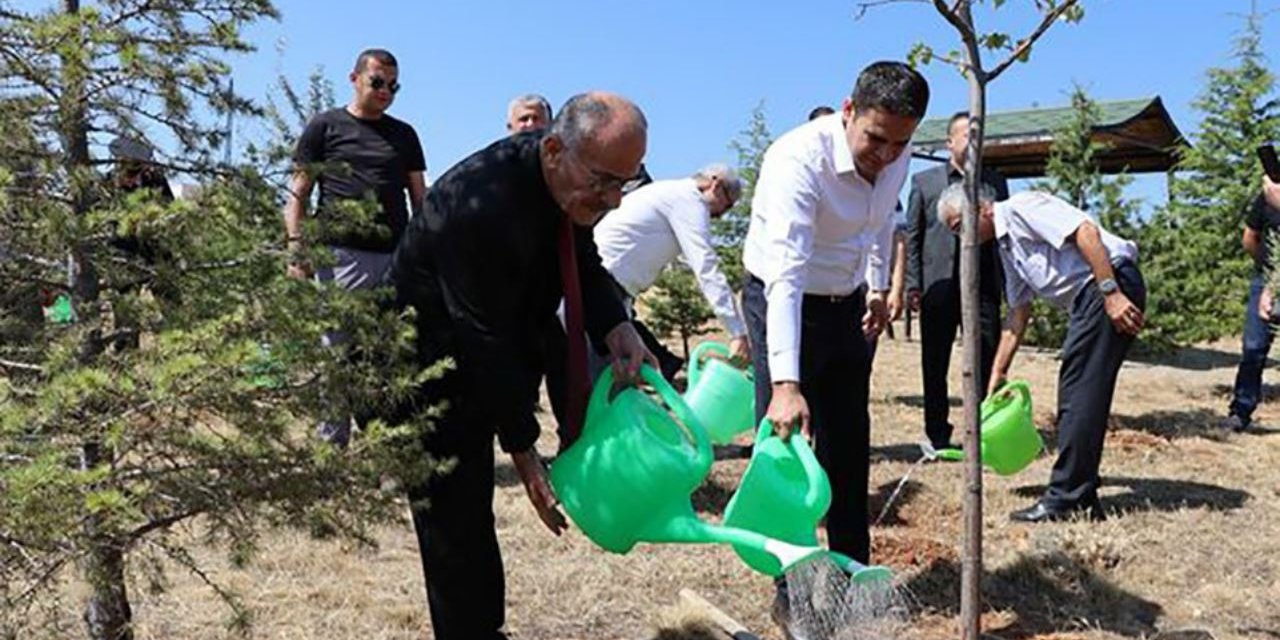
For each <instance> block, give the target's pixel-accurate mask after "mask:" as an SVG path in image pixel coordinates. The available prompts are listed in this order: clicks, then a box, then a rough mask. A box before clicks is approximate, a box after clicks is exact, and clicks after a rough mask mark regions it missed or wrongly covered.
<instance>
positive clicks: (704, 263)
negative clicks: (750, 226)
mask: <svg viewBox="0 0 1280 640" xmlns="http://www.w3.org/2000/svg"><path fill="white" fill-rule="evenodd" d="M741 195H742V181H741V180H740V179H739V178H738V174H737V173H735V172H734V171H733V169H730V168H729V167H728V166H726V165H723V164H711V165H707V166H706V167H703V168H702V169H701V170H699V171H698V172H697V173H695V174H693V176H691V177H689V178H684V179H681V180H660V181H657V182H653V183H651V184H648V185H646V186H644V187H641V188H639V189H637V190H635V191H632V192H631V193H629V194H627V196H626V197H624V198H623V199H622V205H621V206H620V207H618V208H617V209H616V210H614V211H610V212H609V213H608V214H607V215H605V216H604V218H602V219H601V220H600V222H599V224H597V225H596V228H595V239H596V246H597V247H598V248H599V250H600V259H601V260H602V262H603V263H604V268H605V269H607V270H608V271H609V273H610V275H612V276H613V279H614V280H615V281H616V282H617V284H618V286H619V287H620V288H621V290H622V292H623V293H624V297H625V299H626V300H627V302H628V313H629V314H630V315H631V317H632V318H633V320H632V322H633V323H634V324H635V325H636V330H637V331H639V332H640V336H641V337H642V338H644V339H645V345H646V346H648V347H649V351H651V352H653V354H654V355H656V356H657V357H658V362H659V364H660V365H661V369H662V374H663V376H664V377H666V378H667V379H668V380H670V379H672V378H673V377H675V374H676V372H678V371H679V370H680V368H681V367H682V366H683V365H684V361H683V360H682V359H681V358H680V357H679V356H676V355H675V354H674V353H671V352H670V351H669V350H668V349H667V348H666V347H665V346H663V345H662V343H661V342H659V341H658V339H657V338H656V337H654V335H653V334H652V332H650V331H649V330H648V329H647V328H646V327H645V326H644V325H643V324H642V323H640V322H639V321H638V320H635V319H634V316H635V310H634V308H631V307H632V304H633V303H634V300H635V299H636V298H637V297H638V296H639V295H640V294H641V293H643V292H644V291H646V290H648V289H649V287H651V286H653V283H654V281H656V280H657V279H658V276H659V275H661V274H662V270H663V269H665V268H666V267H667V265H668V264H671V262H672V261H674V260H676V259H677V258H679V259H681V260H683V261H684V262H685V264H687V265H689V267H690V268H691V269H692V270H693V274H694V277H695V278H697V280H698V284H699V286H701V287H702V292H703V295H705V296H706V298H707V302H709V303H710V304H711V308H712V309H714V310H715V313H716V315H717V316H718V317H719V318H720V321H721V322H722V323H724V326H725V329H726V330H727V331H728V333H729V355H730V358H731V359H732V360H734V361H737V362H739V363H743V364H745V363H746V362H748V361H749V360H750V349H749V347H748V344H747V326H746V324H745V323H744V322H743V320H742V316H741V315H740V314H739V313H738V308H737V306H736V305H735V303H734V295H733V290H732V289H730V288H729V283H728V281H727V280H726V279H725V277H724V274H723V273H721V271H720V259H719V256H717V254H716V251H715V247H714V246H713V244H712V241H711V221H712V220H714V219H716V218H719V217H720V216H722V215H724V214H725V212H727V211H728V210H729V209H731V208H733V205H734V203H736V202H737V201H738V198H739V197H740V196H741Z"/></svg>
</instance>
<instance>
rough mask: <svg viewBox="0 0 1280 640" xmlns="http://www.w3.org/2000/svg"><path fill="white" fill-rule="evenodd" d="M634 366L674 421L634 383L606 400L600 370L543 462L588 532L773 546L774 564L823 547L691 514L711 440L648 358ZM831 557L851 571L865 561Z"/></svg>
mask: <svg viewBox="0 0 1280 640" xmlns="http://www.w3.org/2000/svg"><path fill="white" fill-rule="evenodd" d="M640 373H641V377H642V378H643V379H644V380H645V381H646V382H648V383H649V384H650V385H652V386H653V387H654V389H655V390H656V391H657V394H658V397H659V398H661V399H662V401H663V402H665V403H666V405H667V407H669V408H670V410H671V413H673V414H674V415H675V418H676V419H678V421H677V420H676V419H672V415H671V413H668V412H667V410H666V409H665V408H663V407H662V406H661V405H659V404H658V403H657V402H655V401H654V400H653V399H652V398H651V397H650V396H649V395H648V394H646V393H644V392H642V391H641V390H640V389H637V388H634V387H629V388H626V389H623V390H622V391H620V392H619V393H618V394H617V395H616V396H615V397H613V398H609V393H610V390H611V389H612V387H613V369H612V367H610V368H606V369H605V370H604V372H603V373H602V374H601V375H600V378H599V379H598V380H597V381H596V386H595V389H594V390H593V391H592V393H591V400H590V401H589V403H588V405H587V419H586V424H585V425H584V427H583V430H582V435H581V436H580V437H579V438H578V440H577V441H576V442H574V443H573V445H572V446H570V447H569V448H568V449H566V450H565V451H564V452H563V453H561V454H560V456H559V457H557V458H556V460H555V462H554V463H552V465H551V485H552V487H554V488H555V491H556V495H557V496H558V497H559V498H560V502H561V504H562V505H563V506H564V509H565V512H566V513H567V514H568V515H569V517H570V518H572V519H573V521H574V523H576V524H577V525H578V527H579V528H580V529H582V532H583V533H584V534H586V536H587V537H588V538H590V539H591V540H592V541H593V542H595V543H596V544H598V545H600V546H601V547H602V548H604V549H606V550H608V551H612V552H614V553H626V552H628V551H630V550H631V549H632V547H634V546H635V545H636V543H638V542H685V543H702V544H706V543H727V544H732V545H735V546H740V547H744V548H748V549H754V550H756V551H758V552H762V553H767V554H771V555H773V556H774V557H775V558H777V562H778V563H779V565H780V566H781V567H782V570H785V569H786V568H790V567H792V566H794V565H796V564H798V563H800V562H802V561H805V560H808V559H811V558H816V557H819V556H823V555H829V552H828V551H827V550H825V549H822V548H820V547H817V546H814V545H809V546H803V545H797V544H793V543H791V542H788V541H783V540H776V539H773V538H769V537H767V536H765V535H762V534H760V533H756V532H754V531H748V530H745V529H736V528H731V527H722V526H716V525H711V524H707V523H705V522H703V521H702V520H699V519H698V517H697V515H695V514H694V512H693V505H692V504H691V503H690V500H689V496H690V495H691V494H692V493H693V491H694V489H696V488H697V487H698V485H700V484H701V483H702V481H703V479H704V478H705V477H706V475H707V472H708V471H709V470H710V468H711V462H712V455H711V441H710V439H709V438H708V437H707V434H706V431H705V430H704V429H703V428H702V424H701V423H700V422H699V421H698V419H697V418H696V417H695V416H694V415H693V413H692V412H691V411H689V407H688V406H687V405H685V403H684V400H682V399H681V398H680V395H679V394H678V393H676V391H675V389H673V388H671V385H670V384H668V383H667V381H666V380H664V379H663V378H662V375H661V374H660V373H658V372H657V371H655V370H654V369H653V368H651V367H649V366H644V367H642V368H641V370H640ZM835 559H836V560H837V562H838V563H839V564H841V566H842V567H843V568H845V570H846V571H849V572H850V573H855V574H856V573H857V572H858V571H861V570H863V569H865V567H863V566H862V565H860V564H858V563H857V562H854V561H852V560H850V559H848V558H844V557H836V558H835ZM779 573H781V570H780V571H779Z"/></svg>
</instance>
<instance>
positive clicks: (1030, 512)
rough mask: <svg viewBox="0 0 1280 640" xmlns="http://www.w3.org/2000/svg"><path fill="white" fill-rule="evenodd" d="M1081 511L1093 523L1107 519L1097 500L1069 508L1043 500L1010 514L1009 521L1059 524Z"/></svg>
mask: <svg viewBox="0 0 1280 640" xmlns="http://www.w3.org/2000/svg"><path fill="white" fill-rule="evenodd" d="M1082 511H1087V512H1088V517H1089V520H1091V521H1093V522H1102V521H1103V520H1106V519H1107V515H1106V514H1105V513H1103V511H1102V503H1100V502H1098V501H1097V500H1093V501H1090V502H1083V503H1080V504H1077V505H1073V506H1069V507H1053V506H1049V505H1048V504H1046V503H1045V502H1044V501H1043V500H1038V501H1036V503H1035V504H1033V505H1031V506H1030V507H1027V508H1026V509H1019V510H1017V511H1014V512H1012V513H1010V514H1009V519H1010V520H1012V521H1014V522H1059V521H1062V520H1071V519H1073V518H1075V517H1077V515H1078V514H1079V513H1080V512H1082Z"/></svg>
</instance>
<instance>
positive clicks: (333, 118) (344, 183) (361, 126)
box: [284, 49, 427, 446]
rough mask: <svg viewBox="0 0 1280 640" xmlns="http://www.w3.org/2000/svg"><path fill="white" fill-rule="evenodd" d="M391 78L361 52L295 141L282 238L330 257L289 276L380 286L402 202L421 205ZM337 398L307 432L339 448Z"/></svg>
mask: <svg viewBox="0 0 1280 640" xmlns="http://www.w3.org/2000/svg"><path fill="white" fill-rule="evenodd" d="M399 75H400V70H399V65H398V63H397V62H396V58H395V56H393V55H391V53H390V52H389V51H386V50H384V49H366V50H364V51H361V52H360V55H359V56H357V57H356V63H355V68H353V69H352V70H351V74H350V76H349V78H350V80H351V90H352V95H351V101H350V102H348V103H347V105H346V106H345V107H340V108H337V109H331V110H329V111H325V112H324V113H321V114H319V115H317V116H315V117H314V118H312V119H311V121H310V122H308V123H307V126H306V128H304V129H303V131H302V135H301V136H300V137H299V138H298V146H297V149H296V150H295V152H294V158H293V160H294V165H295V170H294V173H293V177H292V179H291V180H290V183H289V195H288V198H287V200H286V201H285V205H284V228H285V238H286V241H287V244H288V248H289V251H290V253H291V255H293V256H300V255H303V253H304V251H305V248H306V246H307V245H308V244H312V243H314V244H320V245H327V246H328V247H329V249H330V250H331V251H332V252H333V258H334V263H333V264H332V265H331V266H327V267H325V268H323V269H320V270H319V271H316V272H314V273H313V272H312V271H313V270H312V269H311V266H310V265H309V264H307V262H306V261H305V260H302V259H299V258H297V257H295V258H291V259H290V261H289V264H288V267H287V273H288V275H289V277H291V278H299V279H305V278H309V277H313V276H314V278H315V279H316V280H317V281H319V282H322V283H328V284H331V285H334V286H338V287H341V288H343V289H345V290H348V291H355V290H360V289H372V288H374V287H377V286H379V285H380V284H382V283H383V281H384V278H385V276H386V273H387V269H388V267H389V266H390V264H391V252H392V251H393V250H394V249H395V247H396V243H397V242H398V241H399V240H400V236H401V235H403V234H404V230H405V227H406V226H407V225H408V223H409V217H410V216H409V212H410V208H412V209H413V210H414V211H416V210H417V209H418V208H420V207H421V204H422V199H423V197H424V196H425V195H426V190H427V187H426V179H425V177H424V172H425V171H426V160H425V158H424V157H423V153H422V145H421V143H420V142H419V141H418V135H417V133H415V132H414V130H413V127H412V126H410V125H409V124H408V123H406V122H404V121H402V120H399V119H397V118H395V117H392V116H391V115H390V114H389V113H387V110H388V109H389V108H390V107H391V103H392V102H394V101H395V97H396V94H397V93H398V92H399V91H400V81H399ZM317 183H319V185H320V198H319V201H318V203H317V205H316V212H315V216H316V218H317V220H318V222H319V225H318V227H319V235H318V236H317V237H311V238H308V237H305V235H304V233H303V220H304V219H305V218H306V215H307V203H308V202H309V200H310V199H311V192H312V190H313V189H314V187H315V186H316V184H317ZM406 196H407V200H406ZM368 201H372V202H374V203H376V206H377V211H376V213H375V215H374V218H373V220H372V221H365V220H353V219H351V218H352V213H351V208H350V207H351V206H352V205H353V204H358V203H360V202H368ZM345 339H346V338H345V336H344V335H343V334H342V333H341V332H340V331H332V332H329V333H328V334H326V336H325V342H326V343H327V344H330V345H337V344H340V343H342V342H344V341H345ZM336 400H337V401H336V402H335V404H336V405H337V406H334V407H332V408H331V409H330V410H329V411H328V412H329V415H330V417H328V418H325V419H324V420H322V421H321V423H320V425H319V427H318V428H317V429H316V431H317V433H318V435H319V436H320V437H321V438H323V439H325V440H327V441H329V442H332V443H334V444H336V445H338V446H346V444H347V442H348V440H349V439H350V437H351V413H352V407H351V406H350V405H351V404H352V403H351V402H350V399H348V398H341V399H336Z"/></svg>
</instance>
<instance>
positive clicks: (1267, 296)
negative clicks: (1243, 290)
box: [1258, 287, 1275, 322]
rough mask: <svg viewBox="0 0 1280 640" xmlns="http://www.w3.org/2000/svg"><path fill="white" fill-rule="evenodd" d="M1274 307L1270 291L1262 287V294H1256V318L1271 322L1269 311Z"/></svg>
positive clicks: (1273, 299)
mask: <svg viewBox="0 0 1280 640" xmlns="http://www.w3.org/2000/svg"><path fill="white" fill-rule="evenodd" d="M1274 306H1275V298H1274V297H1273V296H1272V295H1271V290H1270V289H1268V288H1266V287H1263V289H1262V292H1261V293H1259V294H1258V316H1259V317H1261V318H1262V319H1263V320H1265V321H1267V322H1271V310H1272V309H1273V308H1274Z"/></svg>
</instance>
